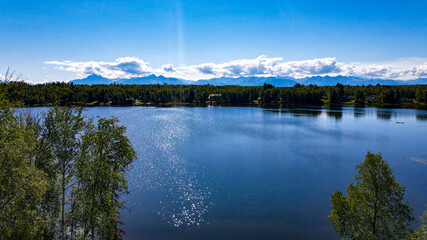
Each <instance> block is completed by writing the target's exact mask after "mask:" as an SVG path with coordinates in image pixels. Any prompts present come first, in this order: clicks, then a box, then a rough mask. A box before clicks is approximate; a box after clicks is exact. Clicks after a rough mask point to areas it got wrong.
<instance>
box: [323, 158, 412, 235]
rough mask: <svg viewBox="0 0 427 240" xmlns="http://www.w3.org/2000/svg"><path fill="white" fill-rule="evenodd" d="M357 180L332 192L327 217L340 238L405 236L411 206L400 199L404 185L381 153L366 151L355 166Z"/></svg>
mask: <svg viewBox="0 0 427 240" xmlns="http://www.w3.org/2000/svg"><path fill="white" fill-rule="evenodd" d="M356 170H357V174H356V176H355V180H356V183H355V184H353V183H350V186H349V187H348V188H347V191H346V192H347V194H348V197H347V196H345V195H344V194H343V193H342V192H341V191H336V192H335V193H333V194H332V195H331V201H332V211H331V215H330V216H329V217H328V219H329V220H330V221H331V222H332V224H333V226H334V229H335V230H336V231H337V232H338V233H339V235H340V236H341V237H343V239H369V240H377V239H384V240H385V239H406V238H407V237H408V222H410V221H411V220H413V217H412V208H411V207H410V206H409V205H408V204H407V203H403V200H404V194H405V187H404V186H402V185H401V184H399V183H398V182H397V181H396V180H395V177H394V175H393V171H392V169H391V168H390V167H389V165H388V164H387V162H386V161H385V160H383V158H382V156H381V154H380V153H378V154H373V153H371V152H368V153H367V154H366V158H365V161H364V162H363V163H361V164H359V165H357V167H356Z"/></svg>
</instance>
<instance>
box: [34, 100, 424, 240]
mask: <svg viewBox="0 0 427 240" xmlns="http://www.w3.org/2000/svg"><path fill="white" fill-rule="evenodd" d="M40 110H46V109H43V108H32V109H31V111H33V112H38V111H40ZM87 114H88V115H89V116H92V117H96V116H100V117H109V116H116V117H118V118H119V120H120V122H121V124H123V125H125V126H126V127H127V135H128V136H129V138H130V139H131V141H132V144H133V146H134V148H135V150H136V151H137V154H138V160H137V161H135V162H134V164H133V168H132V170H131V172H130V173H129V175H128V179H129V186H130V190H131V194H130V195H129V196H128V197H127V206H128V207H129V208H130V211H129V212H126V213H124V214H123V215H124V216H123V220H124V222H125V226H124V228H125V230H126V231H127V237H126V239H131V240H132V239H311V240H315V239H339V237H338V236H337V234H336V233H335V232H334V230H333V228H332V225H331V224H330V222H329V221H328V220H327V216H328V215H329V213H330V210H331V203H330V200H329V197H330V194H331V193H333V192H334V191H335V190H341V191H344V190H345V189H346V187H347V186H348V184H349V183H350V182H353V181H354V180H353V176H354V174H355V166H356V165H357V164H359V163H360V162H361V161H363V159H364V156H365V154H366V152H367V151H368V150H371V151H372V152H374V153H377V152H381V153H382V154H383V157H384V158H385V159H386V160H387V161H388V163H389V164H390V166H391V167H392V168H393V169H394V174H395V176H396V178H397V180H398V181H399V182H400V183H401V184H403V185H405V186H406V187H407V192H406V198H407V200H408V201H409V202H410V204H411V205H412V206H413V207H414V208H415V215H416V216H420V215H422V212H423V210H424V205H425V204H427V184H425V183H426V182H427V111H426V110H415V109H376V108H355V107H342V108H336V109H326V108H324V107H319V108H283V109H263V108H255V107H200V108H190V107H172V108H157V107H94V108H89V110H88V112H87Z"/></svg>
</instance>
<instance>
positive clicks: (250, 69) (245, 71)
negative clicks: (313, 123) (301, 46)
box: [45, 55, 427, 80]
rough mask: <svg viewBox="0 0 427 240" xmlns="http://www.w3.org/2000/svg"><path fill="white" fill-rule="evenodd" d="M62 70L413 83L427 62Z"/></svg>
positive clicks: (275, 60) (277, 61)
mask: <svg viewBox="0 0 427 240" xmlns="http://www.w3.org/2000/svg"><path fill="white" fill-rule="evenodd" d="M45 63H46V64H51V65H56V68H57V69H59V70H64V71H70V72H74V73H76V74H78V75H79V76H85V75H90V74H97V75H101V76H103V77H106V78H110V79H114V78H132V77H142V76H147V75H150V74H156V75H164V76H166V77H176V78H182V79H187V80H199V79H209V78H215V77H249V76H258V77H260V76H262V77H269V76H275V77H293V78H305V77H312V76H325V75H329V76H337V75H342V76H354V77H362V78H376V79H392V80H410V79H416V78H423V77H427V59H420V58H411V59H399V60H397V61H394V62H386V63H342V62H338V61H337V60H336V58H317V59H311V60H304V61H288V62H285V61H283V58H280V57H267V56H265V55H261V56H259V57H257V58H255V59H240V60H233V61H229V62H225V63H220V64H217V63H204V64H199V65H190V66H179V67H174V66H173V65H171V64H166V65H163V66H161V67H160V68H152V67H151V66H150V63H149V62H146V61H144V60H142V59H139V58H137V57H124V58H118V59H116V60H115V61H114V62H94V61H89V62H75V61H48V62H45Z"/></svg>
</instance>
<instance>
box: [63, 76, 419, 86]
mask: <svg viewBox="0 0 427 240" xmlns="http://www.w3.org/2000/svg"><path fill="white" fill-rule="evenodd" d="M70 83H74V84H82V85H93V84H112V83H117V84H140V85H142V84H164V83H166V84H172V85H189V84H193V85H204V84H210V85H216V86H224V85H238V86H262V85H263V84H264V83H267V84H272V85H274V86H276V87H292V86H294V85H295V84H296V83H300V84H304V85H309V84H313V85H318V86H334V85H336V84H337V83H341V84H343V85H352V86H354V85H369V84H371V85H376V84H381V85H410V84H413V85H415V84H427V78H419V79H416V80H409V81H400V80H383V79H367V78H359V77H354V76H341V75H338V76H329V75H326V76H312V77H306V78H301V79H295V78H292V77H254V76H240V77H236V78H231V77H218V78H212V79H201V80H198V81H190V80H183V79H178V78H170V77H165V76H163V75H157V76H156V75H155V74H151V75H148V76H145V77H136V78H116V79H109V78H105V77H103V76H101V75H97V74H91V75H89V76H87V77H86V78H83V79H76V80H72V81H70Z"/></svg>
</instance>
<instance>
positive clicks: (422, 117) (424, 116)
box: [417, 114, 427, 121]
mask: <svg viewBox="0 0 427 240" xmlns="http://www.w3.org/2000/svg"><path fill="white" fill-rule="evenodd" d="M417 120H419V121H427V114H417Z"/></svg>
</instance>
